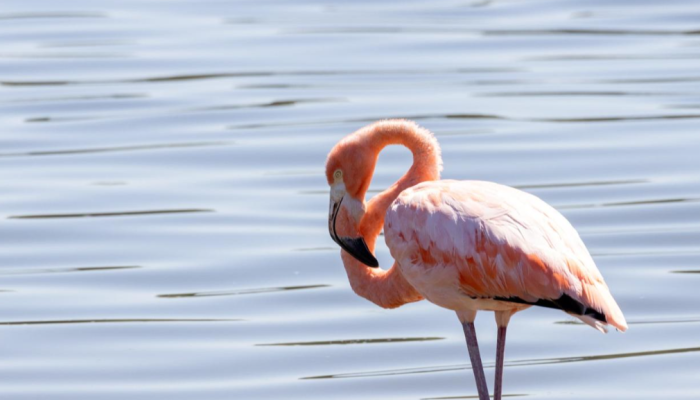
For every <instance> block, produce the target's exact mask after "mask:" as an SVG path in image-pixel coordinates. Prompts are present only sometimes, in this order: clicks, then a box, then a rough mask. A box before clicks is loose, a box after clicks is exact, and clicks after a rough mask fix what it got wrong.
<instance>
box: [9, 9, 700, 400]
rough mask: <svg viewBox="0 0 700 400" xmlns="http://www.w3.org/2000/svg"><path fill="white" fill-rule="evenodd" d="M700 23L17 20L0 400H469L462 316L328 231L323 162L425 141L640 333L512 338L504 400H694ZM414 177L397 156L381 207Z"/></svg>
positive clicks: (311, 14) (489, 358)
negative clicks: (512, 208) (381, 293)
mask: <svg viewBox="0 0 700 400" xmlns="http://www.w3.org/2000/svg"><path fill="white" fill-rule="evenodd" d="M698 16H700V8H699V7H698V5H697V4H696V3H695V2H692V1H683V0H671V1H666V2H640V3H638V4H634V5H630V4H629V3H628V2H624V1H620V0H612V1H607V2H594V3H591V2H585V3H584V2H571V1H563V0H553V1H539V0H535V1H527V2H515V1H510V2H505V1H481V0H475V1H470V2H466V3H464V2H463V3H459V2H456V3H455V2H450V1H440V0H439V1H434V2H424V3H405V2H388V1H379V2H362V3H351V2H346V3H342V2H324V1H317V0H311V1H302V2H295V3H293V4H292V3H285V2H265V3H260V2H249V3H246V2H221V1H214V0H204V1H193V0H182V1H178V2H119V1H114V0H106V1H102V2H84V1H78V0H67V1H63V2H55V1H51V2H50V1H47V0H37V1H32V2H26V1H19V0H6V1H4V2H3V8H2V12H1V13H0V45H1V46H0V48H1V49H2V50H0V59H2V60H3V61H5V62H4V63H3V67H2V74H0V75H2V76H1V77H0V120H1V122H2V130H1V131H0V193H2V196H0V275H2V278H3V279H2V290H0V295H1V297H2V302H0V328H1V330H2V332H1V333H2V341H0V346H1V348H0V351H1V352H2V354H3V357H2V362H0V370H2V377H3V379H2V380H0V396H1V397H2V398H3V399H14V398H17V399H25V398H51V399H71V400H74V399H123V398H127V397H128V398H133V399H160V398H168V399H171V400H177V399H183V400H184V399H187V400H189V399H199V398H206V399H231V398H236V399H305V400H306V399H329V398H332V399H357V398H363V399H370V400H374V399H376V400H380V399H381V400H385V399H469V398H477V397H476V396H475V395H476V390H475V388H474V383H473V378H472V377H471V376H470V372H469V371H466V370H467V369H468V368H469V367H468V364H469V361H468V356H467V352H466V349H465V346H464V339H463V337H462V330H461V327H460V326H459V324H458V322H457V320H456V318H455V317H454V315H453V313H451V312H448V311H446V310H443V309H441V308H438V307H436V306H433V305H431V304H427V303H425V302H423V303H416V304H411V305H407V306H405V307H403V308H401V309H398V310H381V309H377V308H376V307H374V306H373V305H372V304H370V303H368V302H366V301H364V300H362V299H360V298H357V297H356V296H355V295H354V294H353V293H352V291H351V289H350V288H349V285H348V283H347V277H346V274H345V272H344V270H343V269H342V266H341V262H340V258H339V257H338V254H339V250H338V248H337V247H336V246H335V244H334V243H333V242H332V241H331V240H330V238H329V237H328V233H327V222H326V218H327V209H328V198H327V196H328V188H327V184H326V182H325V177H324V176H323V166H324V162H325V159H326V154H327V152H328V150H329V149H330V148H331V147H332V146H333V145H334V144H335V143H336V142H337V141H338V140H339V139H340V138H342V137H343V136H345V135H346V134H348V133H350V132H352V131H354V130H355V129H358V128H360V127H361V126H363V125H365V124H367V123H370V122H373V121H374V120H377V119H381V118H409V119H414V120H416V121H418V122H419V123H420V124H422V125H424V126H426V127H427V128H429V129H431V130H432V131H434V132H435V133H436V136H437V137H438V139H439V141H440V143H441V145H442V149H443V155H444V161H445V170H444V177H445V178H448V179H476V180H490V181H496V182H500V183H504V184H508V185H511V186H514V187H517V188H520V189H522V190H525V191H528V192H531V193H533V194H535V195H537V196H540V197H542V198H543V199H544V200H546V201H547V202H549V203H550V204H552V205H554V206H556V207H557V208H558V209H560V210H561V211H562V212H563V213H564V214H565V215H566V217H567V218H569V219H570V220H571V222H572V223H573V225H574V226H575V227H576V228H577V229H578V230H579V232H580V233H581V236H582V238H583V240H584V241H585V242H586V244H587V245H588V247H589V248H590V250H591V253H592V254H593V257H594V258H595V260H596V262H597V263H598V266H599V268H600V270H601V271H602V273H603V275H604V276H605V279H606V282H607V283H608V285H609V286H610V287H611V288H612V292H613V294H614V296H615V298H616V299H617V301H618V303H619V304H620V306H621V308H622V309H623V311H624V313H625V315H626V317H627V319H628V321H629V324H630V330H629V331H628V332H626V333H625V334H624V335H622V334H617V333H611V334H609V335H601V334H599V333H598V332H595V331H593V330H592V329H590V328H588V327H586V326H583V325H581V324H580V323H579V322H578V321H573V320H567V317H566V315H564V314H561V313H557V312H554V311H552V310H543V309H530V310H528V311H526V312H523V313H521V314H518V315H517V316H516V317H515V318H514V319H513V321H512V324H511V328H510V329H509V338H508V341H509V346H508V353H507V354H506V365H507V367H506V372H505V390H506V394H505V396H504V397H523V396H527V397H528V398H532V399H545V398H557V399H561V398H565V399H570V400H574V399H591V398H609V397H611V396H614V397H615V398H616V399H634V400H639V399H649V400H651V399H663V398H667V397H668V396H669V393H672V394H673V397H674V398H677V399H689V400H690V399H693V400H696V399H697V398H700V386H698V383H697V376H695V374H696V369H694V368H692V366H695V365H698V363H700V352H699V351H698V350H699V349H700V348H699V347H698V346H700V342H698V336H699V335H698V327H699V326H700V325H699V324H698V322H700V317H699V316H698V312H697V310H696V308H697V307H696V305H697V304H700V297H699V295H698V293H700V292H698V290H697V287H698V284H699V283H700V282H699V281H698V278H699V275H698V274H699V273H700V245H699V243H700V202H699V201H698V199H700V177H698V171H700V158H699V157H698V153H699V152H700V135H698V119H699V118H700V112H698V108H699V107H700V106H699V104H700V97H699V96H698V89H699V88H700V87H699V86H698V85H699V84H700V73H698V71H699V68H700V46H698V44H700V41H699V40H700V36H699V35H698V32H700V24H699V23H698V21H700V19H698ZM410 162H411V155H410V153H409V152H408V151H406V150H405V149H400V148H393V147H390V148H388V149H387V150H386V152H384V153H383V154H382V155H381V157H380V160H379V165H378V168H377V170H376V175H375V177H374V180H373V181H372V184H371V186H372V187H371V189H370V195H375V194H377V193H379V192H381V191H382V190H383V189H384V188H386V187H388V186H389V185H391V184H392V183H393V182H394V181H395V180H396V179H397V178H398V177H399V176H400V175H401V174H402V173H403V171H405V170H406V169H407V168H408V166H409V164H410ZM380 242H381V241H380ZM377 256H378V258H379V260H380V264H381V265H383V266H388V265H391V260H390V258H389V252H388V249H387V248H386V247H385V246H384V245H383V244H382V243H380V244H379V248H378V250H377ZM482 314H483V315H482ZM482 314H480V316H479V318H478V319H477V329H478V334H479V342H480V344H481V347H482V350H481V352H482V356H483V357H484V362H485V364H486V365H487V367H489V370H487V373H489V374H492V373H493V372H492V371H493V370H492V369H491V366H492V365H493V359H494V357H493V356H494V354H495V337H494V332H495V329H494V328H495V326H494V324H493V319H492V316H491V315H489V314H488V313H482ZM582 361H586V362H582ZM516 367H517V368H516ZM582 377H583V378H585V379H583V378H582ZM322 378H326V379H322ZM329 378H353V379H329ZM491 378H492V375H490V376H489V377H488V380H489V381H491ZM591 382H595V384H591ZM669 388H671V389H669Z"/></svg>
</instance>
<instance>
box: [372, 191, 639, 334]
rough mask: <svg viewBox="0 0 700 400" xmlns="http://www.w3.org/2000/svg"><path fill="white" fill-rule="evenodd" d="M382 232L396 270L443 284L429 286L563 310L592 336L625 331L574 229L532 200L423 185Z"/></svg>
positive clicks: (405, 198) (517, 194)
mask: <svg viewBox="0 0 700 400" xmlns="http://www.w3.org/2000/svg"><path fill="white" fill-rule="evenodd" d="M384 232H385V238H386V243H387V245H388V247H389V249H390V251H391V254H392V256H393V257H394V259H395V260H396V261H397V262H398V264H399V265H400V266H401V267H402V269H404V267H407V266H408V267H409V269H411V270H413V271H416V270H418V271H419V273H421V274H426V275H432V276H437V275H439V276H441V277H442V278H441V279H438V280H437V281H433V282H432V283H431V285H432V286H436V285H437V286H439V285H448V286H451V288H452V289H454V286H455V285H456V288H457V290H458V291H459V292H460V293H461V294H463V295H466V296H468V297H470V298H472V299H491V300H499V301H506V302H514V303H522V304H530V305H537V306H544V307H551V308H558V309H562V310H564V311H566V312H568V313H570V314H572V315H574V316H576V317H578V318H580V319H581V320H582V321H584V322H585V323H587V324H589V325H591V326H593V327H594V328H596V329H599V330H604V328H605V325H606V324H610V325H613V326H615V327H616V328H618V329H619V330H622V331H624V330H626V329H627V324H626V322H625V319H624V316H623V315H622V311H621V310H620V308H619V307H618V305H617V304H616V302H615V300H614V299H613V297H612V295H611V294H610V291H609V289H608V287H607V285H606V284H605V281H604V280H603V277H602V275H601V274H600V272H599V271H598V268H597V267H596V265H595V263H594V261H593V259H592V258H591V256H590V254H589V253H588V250H587V249H586V246H585V245H584V244H583V241H582V240H581V238H580V237H579V235H578V233H577V232H576V230H575V229H574V228H573V227H572V226H571V224H570V223H569V221H567V220H566V218H564V216H562V215H561V214H560V213H559V212H558V211H556V210H555V209H554V208H552V207H551V206H549V205H548V204H547V203H545V202H544V201H542V200H540V199H539V198H537V197H535V196H533V195H531V194H528V193H525V192H523V191H520V190H517V189H514V188H511V187H508V186H503V185H499V184H496V183H491V182H481V181H451V180H442V181H433V182H424V183H421V184H419V185H416V186H414V187H411V188H409V189H406V190H404V191H403V192H402V193H401V194H400V195H399V197H398V198H397V199H396V200H395V201H394V202H393V203H392V205H391V207H390V208H389V210H388V211H387V214H386V218H385V222H384ZM446 277H449V279H446ZM436 282H439V283H436ZM418 286H420V285H418ZM417 289H419V290H420V287H417ZM447 289H448V288H446V290H447ZM431 290H432V289H431ZM426 297H428V298H429V299H430V296H426Z"/></svg>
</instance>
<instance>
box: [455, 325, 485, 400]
mask: <svg viewBox="0 0 700 400" xmlns="http://www.w3.org/2000/svg"><path fill="white" fill-rule="evenodd" d="M462 327H463V328H464V336H466V338H467V349H469V358H470V359H471V362H472V370H473V371H474V380H476V388H477V390H478V391H479V400H489V389H488V387H487V386H486V377H485V376H484V366H483V365H482V364H481V354H479V343H478V342H477V341H476V330H475V329H474V323H473V322H465V323H462Z"/></svg>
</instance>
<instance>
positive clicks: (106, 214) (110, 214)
mask: <svg viewBox="0 0 700 400" xmlns="http://www.w3.org/2000/svg"><path fill="white" fill-rule="evenodd" d="M202 212H214V210H211V209H206V208H182V209H172V210H146V211H114V212H98V213H79V214H38V215H12V216H9V217H7V218H8V219H43V218H92V217H123V216H134V215H159V214H183V213H202Z"/></svg>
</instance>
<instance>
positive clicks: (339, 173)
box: [333, 169, 343, 182]
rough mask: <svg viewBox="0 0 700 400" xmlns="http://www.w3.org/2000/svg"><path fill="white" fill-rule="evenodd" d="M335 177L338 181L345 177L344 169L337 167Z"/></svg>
mask: <svg viewBox="0 0 700 400" xmlns="http://www.w3.org/2000/svg"><path fill="white" fill-rule="evenodd" d="M333 179H335V181H336V182H337V181H339V180H341V179H343V171H341V170H339V169H336V170H335V172H334V173H333Z"/></svg>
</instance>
